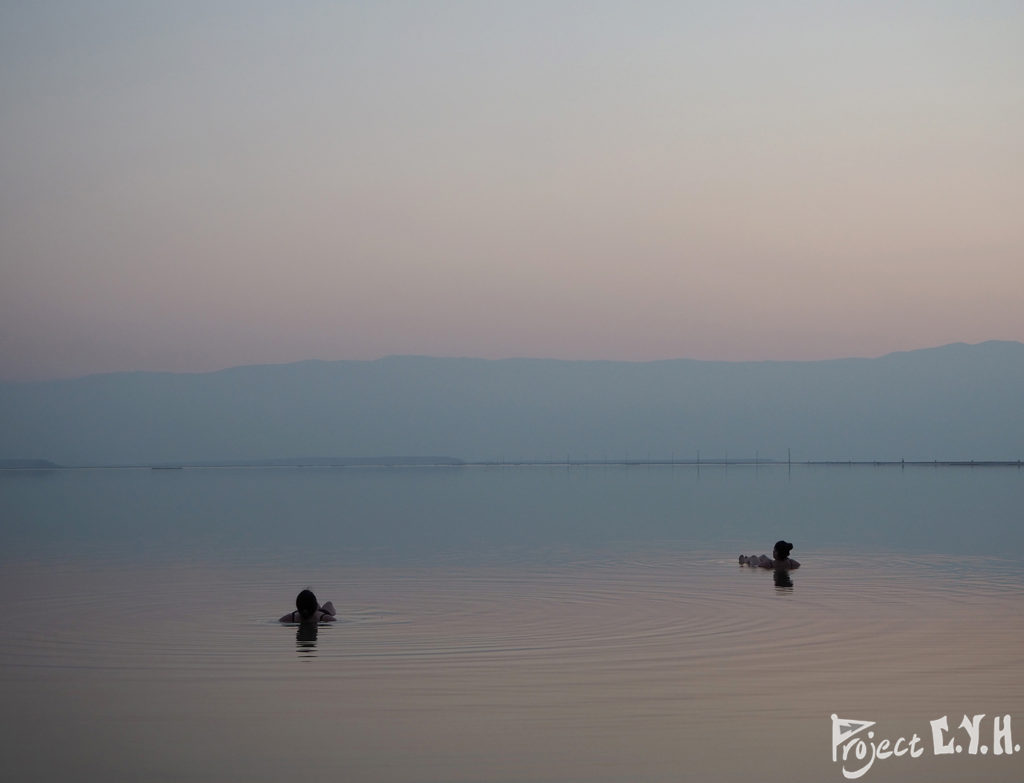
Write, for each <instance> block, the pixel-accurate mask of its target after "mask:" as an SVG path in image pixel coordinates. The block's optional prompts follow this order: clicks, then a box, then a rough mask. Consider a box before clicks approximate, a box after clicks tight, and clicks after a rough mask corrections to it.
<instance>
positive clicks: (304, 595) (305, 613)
mask: <svg viewBox="0 0 1024 783" xmlns="http://www.w3.org/2000/svg"><path fill="white" fill-rule="evenodd" d="M295 608H296V609H297V610H298V611H299V616H300V617H302V618H303V619H304V620H308V619H310V618H311V617H312V616H313V615H315V614H316V610H317V609H319V608H320V604H319V603H317V600H316V596H315V595H313V591H312V590H303V591H302V592H301V593H299V594H298V595H297V596H295Z"/></svg>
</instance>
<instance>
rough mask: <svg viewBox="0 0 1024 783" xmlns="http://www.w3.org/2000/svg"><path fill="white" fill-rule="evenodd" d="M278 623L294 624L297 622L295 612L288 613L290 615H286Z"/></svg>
mask: <svg viewBox="0 0 1024 783" xmlns="http://www.w3.org/2000/svg"><path fill="white" fill-rule="evenodd" d="M278 622H279V623H294V622H296V620H295V612H288V614H286V615H285V616H284V617H282V618H281V619H280V620H278Z"/></svg>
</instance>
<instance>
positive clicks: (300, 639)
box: [295, 623, 319, 658]
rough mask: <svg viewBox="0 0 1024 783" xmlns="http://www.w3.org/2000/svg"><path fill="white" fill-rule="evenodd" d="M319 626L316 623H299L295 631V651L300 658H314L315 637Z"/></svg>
mask: <svg viewBox="0 0 1024 783" xmlns="http://www.w3.org/2000/svg"><path fill="white" fill-rule="evenodd" d="M318 631H319V626H318V625H317V624H316V623H299V624H298V627H296V629H295V651H296V652H297V653H298V654H299V657H300V658H315V657H316V637H317V633H318Z"/></svg>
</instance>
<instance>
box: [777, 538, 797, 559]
mask: <svg viewBox="0 0 1024 783" xmlns="http://www.w3.org/2000/svg"><path fill="white" fill-rule="evenodd" d="M792 549H793V545H792V544H789V543H787V542H785V541H776V542H775V549H774V550H772V554H774V555H776V556H777V557H778V558H779V559H780V560H782V559H783V558H787V557H789V553H790V551H792Z"/></svg>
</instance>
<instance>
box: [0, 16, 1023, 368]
mask: <svg viewBox="0 0 1024 783" xmlns="http://www.w3.org/2000/svg"><path fill="white" fill-rule="evenodd" d="M892 5H893V4H890V3H874V2H866V3H857V4H851V3H844V4H840V3H835V4H833V3H811V4H808V3H796V2H792V3H787V2H782V3H761V2H731V3H730V2H725V3H716V4H711V3H707V4H689V3H662V2H639V3H627V2H616V3H612V2H593V3H570V2H557V1H556V2H515V3H508V2H501V3H498V2H473V3H471V2H423V3H398V2H377V3H363V4H355V3H334V2H330V3H328V2H313V1H312V0H311V2H306V3H301V4H288V6H287V7H286V5H285V4H281V3H277V2H215V3H195V2H183V3H157V4H140V3H137V2H105V1H104V0H98V1H97V2H93V3H86V4H83V3H77V2H75V3H72V2H68V3H61V2H52V3H46V4H39V7H36V6H35V5H33V6H29V5H28V4H21V5H19V6H17V7H15V6H13V5H12V4H6V5H4V6H3V8H0V105H2V106H3V111H2V112H0V172H2V176H3V180H2V181H3V187H2V188H0V379H2V380H17V379H36V378H53V377H68V376H75V375H83V374H87V373H93V372H107V371H115V370H171V371H205V370H213V369H219V368H222V367H227V366H232V365H240V364H251V363H267V362H286V361H294V360H300V359H308V358H321V359H368V358H376V357H380V356H384V355H388V354H429V355H436V356H479V357H491V358H497V357H509V356H535V357H557V358H566V359H593V358H603V359H628V360H648V359H660V358H675V357H691V358H704V359H730V360H739V359H817V358H833V357H842V356H875V355H880V354H883V353H887V352H890V351H895V350H905V349H911V348H920V347H928V346H933V345H940V344H944V343H949V342H959V341H964V342H980V341H983V340H988V339H1003V340H1022V341H1024V315H1022V313H1024V219H1022V216H1024V46H1022V45H1021V44H1022V41H1024V6H1022V5H1021V4H1020V3H1017V2H977V3H971V4H966V3H965V4H962V5H961V6H960V8H959V10H952V11H951V10H948V9H947V8H945V4H943V6H944V8H943V9H940V8H938V7H937V6H938V4H935V3H930V2H929V3H910V4H900V7H899V8H898V9H896V8H893V7H892ZM769 6H770V8H769Z"/></svg>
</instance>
